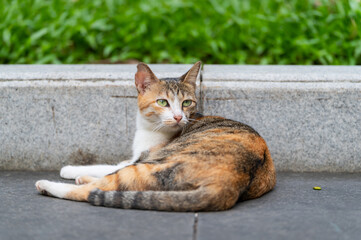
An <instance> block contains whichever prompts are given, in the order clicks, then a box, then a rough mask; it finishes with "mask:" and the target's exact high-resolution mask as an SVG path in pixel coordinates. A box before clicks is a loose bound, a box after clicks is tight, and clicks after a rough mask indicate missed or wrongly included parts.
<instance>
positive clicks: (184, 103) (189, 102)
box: [182, 100, 192, 107]
mask: <svg viewBox="0 0 361 240" xmlns="http://www.w3.org/2000/svg"><path fill="white" fill-rule="evenodd" d="M191 104H192V100H184V101H183V103H182V105H183V107H189V106H190V105H191Z"/></svg>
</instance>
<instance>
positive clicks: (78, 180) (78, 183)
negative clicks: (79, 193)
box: [75, 176, 84, 185]
mask: <svg viewBox="0 0 361 240" xmlns="http://www.w3.org/2000/svg"><path fill="white" fill-rule="evenodd" d="M75 184H76V185H81V184H84V182H83V180H82V178H81V176H79V177H76V178H75Z"/></svg>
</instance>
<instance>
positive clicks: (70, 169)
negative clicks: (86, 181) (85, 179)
mask: <svg viewBox="0 0 361 240" xmlns="http://www.w3.org/2000/svg"><path fill="white" fill-rule="evenodd" d="M78 176H79V175H78V173H77V171H76V167H74V166H70V165H68V166H65V167H62V168H61V170H60V177H62V178H65V179H75V178H76V177H78Z"/></svg>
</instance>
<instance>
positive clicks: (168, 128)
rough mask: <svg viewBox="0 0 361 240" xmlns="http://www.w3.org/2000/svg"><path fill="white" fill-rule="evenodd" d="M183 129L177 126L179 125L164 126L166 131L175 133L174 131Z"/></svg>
mask: <svg viewBox="0 0 361 240" xmlns="http://www.w3.org/2000/svg"><path fill="white" fill-rule="evenodd" d="M183 127H184V126H182V125H179V124H172V125H167V126H166V129H167V130H168V131H172V132H176V131H180V130H182V128H183Z"/></svg>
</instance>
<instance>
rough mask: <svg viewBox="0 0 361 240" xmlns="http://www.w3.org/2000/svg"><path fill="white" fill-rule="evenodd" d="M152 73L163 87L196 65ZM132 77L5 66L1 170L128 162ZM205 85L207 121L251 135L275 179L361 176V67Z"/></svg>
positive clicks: (112, 68) (223, 79) (0, 95)
mask: <svg viewBox="0 0 361 240" xmlns="http://www.w3.org/2000/svg"><path fill="white" fill-rule="evenodd" d="M150 66H151V68H152V69H153V71H154V72H155V74H156V75H157V76H159V77H161V78H162V77H176V76H180V75H182V74H183V73H184V72H185V71H187V70H188V69H189V68H190V66H191V65H156V64H155V65H150ZM135 71H136V65H0V132H1V134H0V169H6V170H15V169H26V170H54V169H59V168H60V167H61V166H63V165H66V164H93V163H117V162H119V161H120V160H124V159H127V158H129V157H130V153H131V142H132V139H133V135H134V128H135V121H134V120H135V113H136V109H137V108H136V90H135V88H134V80H133V78H134V73H135ZM237 76H238V79H237ZM201 78H202V84H201V88H199V89H201V90H202V91H201V93H200V96H201V99H200V100H201V101H200V107H201V108H202V109H203V112H204V113H205V114H213V115H220V116H224V117H227V118H231V119H235V120H238V121H241V122H244V123H247V124H249V125H251V126H253V127H254V128H255V129H256V130H257V131H258V132H259V133H260V134H261V135H262V136H263V137H264V138H265V139H266V141H267V143H268V145H269V147H270V150H271V153H272V156H273V158H274V161H275V164H276V167H277V169H278V170H286V171H331V172H337V171H338V172H361V161H360V160H361V159H360V156H361V149H360V147H359V146H361V138H360V137H359V136H361V126H360V122H361V101H360V99H361V67H347V66H336V67H333V66H332V67H329V66H327V67H326V66H238V65H205V66H204V69H203V72H202V75H201Z"/></svg>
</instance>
